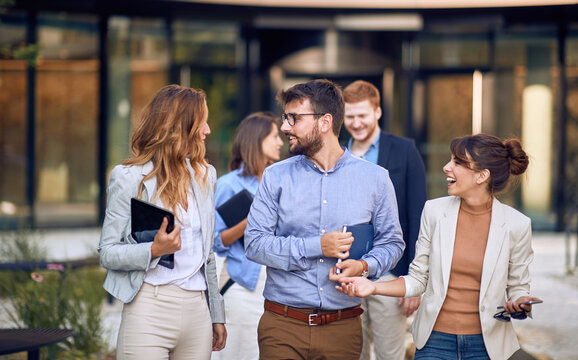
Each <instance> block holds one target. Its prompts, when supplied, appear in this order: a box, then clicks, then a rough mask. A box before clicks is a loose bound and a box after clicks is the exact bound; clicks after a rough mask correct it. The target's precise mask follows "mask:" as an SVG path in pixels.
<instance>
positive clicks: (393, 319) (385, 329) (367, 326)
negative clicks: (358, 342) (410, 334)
mask: <svg viewBox="0 0 578 360" xmlns="http://www.w3.org/2000/svg"><path fill="white" fill-rule="evenodd" d="M394 279H397V276H395V275H393V274H387V275H384V276H382V277H381V278H379V281H389V280H394ZM398 301H399V298H397V297H390V296H381V295H372V296H368V297H366V298H364V299H363V301H362V303H361V307H362V308H363V310H365V311H364V312H363V314H361V321H362V327H363V351H362V352H361V358H360V359H361V360H369V359H375V360H403V359H405V338H406V333H407V319H406V317H405V316H403V306H399V305H398ZM372 349H373V354H372Z"/></svg>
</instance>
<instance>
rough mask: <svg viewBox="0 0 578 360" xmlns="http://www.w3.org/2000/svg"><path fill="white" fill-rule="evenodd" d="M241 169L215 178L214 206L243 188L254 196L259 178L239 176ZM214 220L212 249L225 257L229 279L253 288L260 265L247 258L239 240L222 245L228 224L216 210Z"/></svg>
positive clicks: (217, 205) (219, 204)
mask: <svg viewBox="0 0 578 360" xmlns="http://www.w3.org/2000/svg"><path fill="white" fill-rule="evenodd" d="M241 171H242V169H236V170H233V171H231V172H230V173H228V174H226V175H223V176H221V177H220V178H219V179H218V180H217V191H216V192H215V207H219V206H221V205H222V204H223V203H225V202H226V201H227V200H229V199H230V198H231V197H233V195H235V194H237V193H238V192H239V191H241V190H243V189H246V190H247V191H249V192H250V193H251V195H253V196H255V192H257V186H258V185H259V179H258V178H257V177H256V176H241ZM215 221H216V224H215V246H214V247H213V249H214V250H215V252H216V253H217V254H218V255H219V256H223V257H226V258H227V262H226V264H227V272H228V273H229V276H230V277H231V279H233V280H235V281H236V282H237V283H239V285H241V286H243V287H245V288H247V289H250V290H255V286H257V280H258V279H259V273H260V272H261V267H262V265H261V264H257V263H254V262H252V261H251V260H248V259H247V257H246V256H245V250H244V249H243V245H242V244H241V243H240V242H239V241H235V242H234V243H232V244H231V245H230V246H225V245H223V241H222V240H221V231H223V230H226V229H228V226H227V225H226V224H225V222H224V221H223V219H222V218H221V216H220V215H219V213H218V212H217V214H216V216H215Z"/></svg>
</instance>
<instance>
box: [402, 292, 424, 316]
mask: <svg viewBox="0 0 578 360" xmlns="http://www.w3.org/2000/svg"><path fill="white" fill-rule="evenodd" d="M420 304H421V296H416V297H410V298H399V306H402V305H403V316H405V317H410V315H411V314H413V313H414V312H415V311H416V310H417V308H418V307H419V305H420Z"/></svg>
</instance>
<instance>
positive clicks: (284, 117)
mask: <svg viewBox="0 0 578 360" xmlns="http://www.w3.org/2000/svg"><path fill="white" fill-rule="evenodd" d="M306 115H314V116H321V115H323V114H319V113H310V114H293V113H283V114H281V121H282V122H285V121H287V124H289V126H293V125H295V121H296V120H298V119H300V118H301V116H306Z"/></svg>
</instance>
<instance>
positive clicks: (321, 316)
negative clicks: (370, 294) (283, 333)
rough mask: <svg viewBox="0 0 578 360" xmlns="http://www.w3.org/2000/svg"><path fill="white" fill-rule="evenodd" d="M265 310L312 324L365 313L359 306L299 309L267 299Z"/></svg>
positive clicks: (323, 323)
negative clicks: (339, 308)
mask: <svg viewBox="0 0 578 360" xmlns="http://www.w3.org/2000/svg"><path fill="white" fill-rule="evenodd" d="M265 310H267V311H271V312H274V313H275V314H279V315H283V316H287V317H290V318H292V319H297V320H301V321H303V322H305V323H307V324H309V325H311V326H314V325H325V324H329V323H332V322H334V321H338V320H344V319H350V318H353V317H356V316H359V315H361V314H362V313H363V309H362V308H361V307H359V306H356V307H352V308H348V309H343V310H316V309H298V308H294V307H290V306H287V305H282V304H279V303H276V302H272V301H269V300H265Z"/></svg>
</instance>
